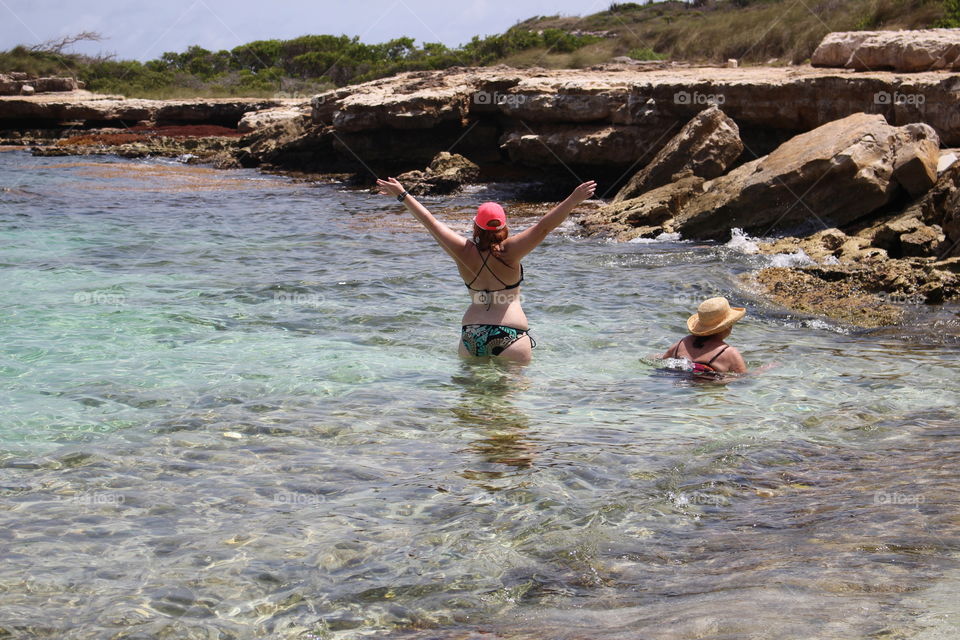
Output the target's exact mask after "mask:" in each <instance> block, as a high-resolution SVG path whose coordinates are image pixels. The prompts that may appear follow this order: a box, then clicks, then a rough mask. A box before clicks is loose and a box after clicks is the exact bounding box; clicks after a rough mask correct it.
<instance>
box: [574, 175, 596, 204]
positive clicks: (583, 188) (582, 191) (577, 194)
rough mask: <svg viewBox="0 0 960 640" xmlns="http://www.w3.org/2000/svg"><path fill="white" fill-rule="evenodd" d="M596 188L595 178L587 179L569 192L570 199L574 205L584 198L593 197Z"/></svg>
mask: <svg viewBox="0 0 960 640" xmlns="http://www.w3.org/2000/svg"><path fill="white" fill-rule="evenodd" d="M596 190H597V182H596V180H588V181H587V182H584V183H583V184H581V185H580V186H579V187H577V188H576V189H574V190H573V193H571V194H570V201H571V202H573V203H574V204H575V205H576V204H580V203H581V202H583V201H584V200H587V199H589V198H592V197H593V194H594V192H595V191H596Z"/></svg>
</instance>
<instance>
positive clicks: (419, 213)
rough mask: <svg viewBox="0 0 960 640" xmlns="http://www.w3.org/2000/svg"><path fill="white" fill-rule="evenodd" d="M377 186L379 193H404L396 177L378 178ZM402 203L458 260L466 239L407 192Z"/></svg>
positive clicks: (393, 194) (389, 194)
mask: <svg viewBox="0 0 960 640" xmlns="http://www.w3.org/2000/svg"><path fill="white" fill-rule="evenodd" d="M377 186H378V187H380V193H381V194H382V195H385V196H393V197H394V198H396V197H398V196H399V195H400V194H402V193H406V190H405V189H404V188H403V185H401V184H400V183H399V182H398V181H397V179H396V178H389V179H387V180H379V179H378V180H377ZM403 204H404V206H405V207H406V208H407V210H408V211H410V213H412V214H413V217H414V218H416V219H417V220H419V221H420V224H422V225H423V226H424V227H426V228H427V231H429V232H430V235H432V236H433V239H434V240H436V241H437V244H439V245H440V246H441V247H442V248H443V250H444V251H446V252H447V253H448V254H449V255H450V257H451V258H453V259H454V260H456V261H457V262H459V261H460V259H461V256H462V255H463V251H464V250H465V249H466V246H467V239H466V238H464V237H463V236H461V235H460V234H459V233H457V232H456V231H454V230H453V229H451V228H450V227H448V226H447V225H445V224H443V223H442V222H440V221H439V220H437V219H436V218H434V217H433V214H432V213H430V212H429V211H427V208H426V207H424V206H423V205H422V204H420V203H419V202H417V199H416V198H414V197H413V196H411V195H409V194H408V195H407V196H406V197H405V198H404V199H403Z"/></svg>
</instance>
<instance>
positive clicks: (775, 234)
mask: <svg viewBox="0 0 960 640" xmlns="http://www.w3.org/2000/svg"><path fill="white" fill-rule="evenodd" d="M935 31H937V33H933V34H930V33H927V34H925V35H922V37H921V36H918V38H920V40H921V41H922V42H929V43H933V44H931V45H930V46H931V47H941V48H940V49H939V50H937V51H932V52H927V54H926V57H924V56H922V55H917V54H916V51H915V50H914V49H911V48H910V46H909V38H906V39H904V37H903V35H902V34H900V35H899V36H897V37H895V38H894V37H889V36H888V35H884V34H881V35H879V36H876V37H873V38H872V39H871V38H870V37H866V36H864V35H863V34H862V33H859V34H857V36H856V37H845V36H844V35H843V34H831V35H830V36H828V37H827V39H825V40H824V44H823V45H822V46H821V48H823V52H820V50H818V54H817V55H815V56H814V61H815V62H816V63H818V64H821V65H822V64H836V65H838V66H843V67H845V68H817V67H811V66H795V67H748V68H723V67H692V66H687V65H682V64H670V63H664V62H656V63H647V64H640V63H633V64H629V63H618V64H607V65H601V66H599V67H595V68H592V69H588V70H559V71H554V70H544V69H526V70H518V69H511V68H506V67H494V68H480V69H474V68H454V69H449V70H445V71H429V72H409V73H404V74H400V75H398V76H395V77H391V78H386V79H382V80H375V81H372V82H368V83H364V84H361V85H355V86H351V87H346V88H342V89H337V90H334V91H330V92H328V93H325V94H321V95H319V96H315V97H314V98H313V99H312V100H310V101H309V102H308V101H306V100H290V99H278V100H193V101H146V100H124V99H122V98H118V97H115V96H94V95H93V94H89V93H87V92H82V91H74V92H69V93H58V94H56V95H35V96H5V97H0V145H11V144H12V145H21V146H26V147H30V148H32V149H33V152H34V153H35V154H37V155H76V154H90V153H115V154H118V155H122V156H125V157H144V156H150V155H162V156H168V157H180V158H181V159H184V160H185V161H191V162H207V163H211V164H214V166H217V167H223V168H229V167H237V166H243V167H259V168H261V169H264V170H269V171H288V172H289V171H293V172H301V173H304V172H305V173H308V174H310V173H313V174H325V173H337V174H343V173H344V172H353V173H355V175H356V178H355V180H354V182H355V183H356V184H357V185H359V186H363V185H365V184H369V183H370V181H371V180H372V177H373V176H374V175H382V174H386V173H389V174H392V175H397V174H399V173H401V172H407V173H405V174H404V175H403V179H404V180H405V184H409V186H410V188H411V190H412V191H413V192H414V193H424V194H426V193H449V192H451V191H454V190H456V189H457V188H458V187H459V186H461V185H462V184H464V183H467V182H484V181H493V180H498V179H503V177H504V176H509V177H512V178H518V179H528V180H533V181H536V182H538V183H541V184H543V185H545V193H546V194H549V193H551V189H552V190H554V191H556V192H558V193H560V192H562V191H564V190H566V189H568V188H569V186H570V185H571V184H573V183H575V182H577V181H579V180H580V178H581V176H582V177H583V178H588V177H589V178H597V179H598V180H600V182H601V185H602V187H601V193H600V195H603V196H605V198H606V199H608V200H609V202H608V203H607V204H605V205H603V206H601V207H599V208H598V209H597V210H595V211H593V212H591V213H589V214H587V215H585V216H584V217H583V218H582V219H581V223H582V225H583V229H584V232H585V233H587V234H593V235H603V236H607V237H614V238H617V239H620V240H631V239H633V238H640V237H656V236H657V235H659V234H662V233H677V232H679V233H680V234H681V235H682V236H683V237H684V238H688V239H695V240H716V241H725V240H726V239H728V238H729V237H730V233H731V229H733V228H735V227H736V228H740V229H743V230H744V231H745V232H747V233H749V234H750V235H752V236H757V237H761V238H771V239H770V240H769V241H766V242H763V241H759V242H757V243H756V251H758V252H760V253H768V254H777V253H779V254H782V253H787V254H795V255H797V256H798V260H797V261H796V262H797V264H798V265H799V266H795V267H791V268H769V269H763V270H760V271H759V272H757V273H754V274H750V275H749V276H747V277H746V278H745V279H744V281H743V284H744V286H745V287H748V288H751V289H752V290H754V291H757V292H760V293H761V294H762V295H764V296H765V297H767V298H769V299H771V300H773V301H774V302H775V303H777V304H780V305H782V306H784V307H786V308H788V309H793V310H797V311H801V312H804V313H812V314H816V315H823V316H826V317H829V318H832V319H834V320H836V321H838V322H841V323H845V324H852V325H855V326H860V327H878V326H886V325H890V324H896V323H897V322H899V321H901V318H902V315H903V314H902V311H903V309H904V308H906V307H907V306H908V305H912V304H939V303H942V302H945V301H952V300H956V299H958V298H960V195H958V194H960V187H958V184H960V163H956V162H955V161H956V159H957V157H958V155H960V154H958V153H954V152H953V151H952V149H951V147H954V146H960V118H957V116H956V114H957V113H960V75H957V74H954V73H952V72H951V71H950V69H952V68H953V67H954V66H955V63H956V60H955V59H954V58H953V57H951V55H949V52H950V51H953V50H954V49H950V48H949V47H950V46H954V47H955V49H956V50H960V42H954V43H953V44H952V45H951V40H950V39H951V38H953V39H954V40H956V39H957V38H956V36H954V35H952V34H943V33H940V31H943V30H935ZM904 42H907V45H904V44H903V43H904ZM891 43H892V44H891ZM898 43H899V44H898ZM898 47H899V48H898ZM861 51H863V52H866V51H869V52H870V56H872V57H871V58H870V60H872V61H873V64H874V65H878V66H880V65H879V63H878V62H877V60H878V59H879V58H882V56H883V55H887V56H888V57H889V59H890V61H891V63H890V65H888V68H904V69H910V71H870V70H860V67H863V66H864V65H863V64H862V60H859V58H858V56H859V53H858V52H861ZM905 51H906V52H907V53H905ZM907 54H909V55H907ZM863 55H864V56H866V53H864V54H863ZM924 60H926V61H927V62H924ZM830 61H834V62H830ZM881 61H882V60H881ZM924 64H926V67H924ZM917 69H920V70H917ZM931 69H932V70H931ZM942 147H943V148H942ZM546 197H547V198H549V197H551V196H549V195H546Z"/></svg>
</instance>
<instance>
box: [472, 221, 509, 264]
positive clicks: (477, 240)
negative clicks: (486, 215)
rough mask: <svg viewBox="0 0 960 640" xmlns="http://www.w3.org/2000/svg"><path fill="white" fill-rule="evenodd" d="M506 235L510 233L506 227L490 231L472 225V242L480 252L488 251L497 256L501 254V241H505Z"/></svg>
mask: <svg viewBox="0 0 960 640" xmlns="http://www.w3.org/2000/svg"><path fill="white" fill-rule="evenodd" d="M508 235H510V232H509V231H508V230H507V228H506V227H501V228H500V229H497V230H495V231H491V230H490V229H484V228H482V227H480V226H479V225H477V223H473V242H474V244H476V245H477V248H478V249H480V251H487V250H489V251H491V252H492V253H493V254H494V255H497V256H499V255H500V254H501V253H503V241H504V240H506V239H507V236H508Z"/></svg>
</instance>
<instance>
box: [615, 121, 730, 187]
mask: <svg viewBox="0 0 960 640" xmlns="http://www.w3.org/2000/svg"><path fill="white" fill-rule="evenodd" d="M741 153H743V142H741V141H740V130H739V129H738V128H737V123H736V122H734V121H733V120H731V119H730V118H729V117H727V116H726V115H725V114H724V113H723V112H722V111H721V110H720V109H719V108H717V107H716V106H711V107H709V108H707V109H704V110H703V111H701V112H700V113H698V114H697V115H696V116H695V117H694V118H693V119H692V120H690V122H688V123H687V124H686V125H685V126H684V127H683V129H681V130H680V132H679V133H677V135H675V136H674V137H673V138H672V139H671V140H670V142H668V143H667V145H666V146H665V147H663V148H662V149H661V150H660V152H659V153H658V154H657V155H656V157H654V158H653V160H651V161H650V163H649V164H647V166H646V167H644V168H643V169H642V170H641V171H639V172H638V173H637V174H636V175H635V176H633V177H632V178H631V179H630V181H629V182H628V183H627V184H626V185H625V186H624V187H623V188H622V189H620V191H619V192H618V193H617V195H616V197H615V198H614V199H613V201H614V202H623V201H624V200H628V199H630V198H635V197H637V196H639V195H641V194H643V193H645V192H647V191H649V190H650V189H655V188H657V187H660V186H663V185H664V184H667V183H668V182H669V181H670V179H671V177H672V176H673V175H674V174H676V173H679V172H681V171H683V170H685V169H689V170H691V171H692V172H693V174H694V175H697V176H700V177H702V178H707V179H712V178H716V177H719V176H721V175H723V173H724V172H725V171H726V170H727V168H728V167H729V166H730V165H731V164H733V162H734V161H735V160H736V159H737V158H738V157H740V154H741Z"/></svg>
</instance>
